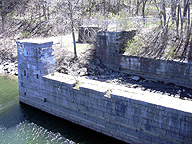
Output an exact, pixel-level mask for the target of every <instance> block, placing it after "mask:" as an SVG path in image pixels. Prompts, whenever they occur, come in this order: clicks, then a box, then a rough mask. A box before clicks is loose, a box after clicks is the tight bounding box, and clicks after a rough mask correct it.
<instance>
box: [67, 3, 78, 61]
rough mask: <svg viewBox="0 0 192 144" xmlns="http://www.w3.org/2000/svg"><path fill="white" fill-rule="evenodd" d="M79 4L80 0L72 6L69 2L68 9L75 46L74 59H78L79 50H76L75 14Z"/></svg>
mask: <svg viewBox="0 0 192 144" xmlns="http://www.w3.org/2000/svg"><path fill="white" fill-rule="evenodd" d="M78 3H79V0H77V1H76V2H75V3H73V4H72V1H70V0H68V9H69V15H70V20H71V30H72V37H73V46H74V59H77V49H76V41H75V30H74V19H73V13H74V9H75V8H76V6H77V4H78Z"/></svg>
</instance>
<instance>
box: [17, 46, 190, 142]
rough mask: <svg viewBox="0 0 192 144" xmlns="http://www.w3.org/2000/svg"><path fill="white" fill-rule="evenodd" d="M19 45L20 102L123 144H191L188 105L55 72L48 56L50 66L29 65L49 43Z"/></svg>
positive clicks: (175, 100) (160, 96)
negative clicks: (115, 139)
mask: <svg viewBox="0 0 192 144" xmlns="http://www.w3.org/2000/svg"><path fill="white" fill-rule="evenodd" d="M20 45H21V43H18V51H19V54H18V69H19V73H18V75H19V98H20V101H21V102H24V103H26V104H29V105H31V106H33V107H36V108H38V109H41V110H43V111H46V112H48V113H50V114H53V115H55V116H58V117H61V118H64V119H67V120H69V121H72V122H74V123H76V124H80V125H82V126H85V127H87V128H90V129H93V130H95V131H98V132H102V133H104V134H107V135H109V136H112V137H114V138H117V139H120V140H122V141H125V142H127V143H143V142H144V143H153V142H154V143H156V142H158V143H177V144H180V143H186V144H190V143H191V139H192V135H191V132H192V121H191V120H192V101H184V100H181V99H176V98H173V97H168V96H166V97H165V95H161V94H157V93H152V92H149V91H139V90H137V89H133V88H128V87H124V86H119V85H114V84H110V83H106V82H99V81H95V80H89V79H85V78H83V77H82V78H81V77H80V78H78V79H77V78H76V77H74V76H70V75H65V74H61V73H56V72H54V71H53V67H54V63H53V61H52V58H53V57H51V58H49V59H45V60H44V61H45V62H47V63H48V64H50V67H47V65H45V66H44V65H42V63H41V62H42V61H35V62H34V61H31V60H32V56H33V57H38V58H41V55H45V53H46V51H44V52H45V53H44V52H42V53H41V54H40V55H39V53H36V51H37V50H38V48H39V47H43V48H51V46H52V45H51V44H50V43H49V44H45V45H44V44H40V45H38V44H26V45H24V51H25V52H24V53H22V52H20V51H21V46H20ZM26 47H27V49H25V48H26ZM29 47H30V49H28V48H29ZM22 48H23V47H22ZM28 50H30V51H29V52H30V53H28ZM26 57H27V58H28V59H27V60H26ZM42 66H43V67H42ZM115 76H116V74H114V75H112V76H111V77H115ZM104 77H106V75H104ZM109 77H110V75H109ZM114 80H115V81H117V79H114Z"/></svg>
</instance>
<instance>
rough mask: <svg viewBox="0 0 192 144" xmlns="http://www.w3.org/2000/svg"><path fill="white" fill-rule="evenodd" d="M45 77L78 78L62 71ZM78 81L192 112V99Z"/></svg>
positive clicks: (94, 87)
mask: <svg viewBox="0 0 192 144" xmlns="http://www.w3.org/2000/svg"><path fill="white" fill-rule="evenodd" d="M44 78H48V79H52V80H56V81H60V82H64V83H68V84H75V83H76V80H75V77H73V76H70V75H66V74H62V73H58V72H55V73H52V74H49V75H46V76H44ZM78 81H79V82H80V83H81V84H80V89H81V88H88V89H92V90H95V91H98V92H102V93H104V94H105V93H106V92H107V91H108V90H111V91H112V92H111V97H110V98H115V97H116V96H119V97H121V98H122V100H123V99H124V98H129V99H133V100H136V101H142V102H146V103H151V104H154V105H157V106H162V107H165V108H171V109H176V110H179V111H183V112H188V113H192V101H188V100H182V99H179V98H175V97H171V96H168V95H161V94H158V93H152V92H149V91H142V90H138V89H134V88H127V87H125V86H120V85H115V84H110V83H106V82H100V81H96V80H90V79H86V78H84V77H79V78H78Z"/></svg>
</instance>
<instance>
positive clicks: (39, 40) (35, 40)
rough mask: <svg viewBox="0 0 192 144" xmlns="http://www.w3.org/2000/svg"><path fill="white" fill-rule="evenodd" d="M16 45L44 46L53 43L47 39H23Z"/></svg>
mask: <svg viewBox="0 0 192 144" xmlns="http://www.w3.org/2000/svg"><path fill="white" fill-rule="evenodd" d="M17 43H33V44H45V43H53V41H50V40H47V39H23V40H17Z"/></svg>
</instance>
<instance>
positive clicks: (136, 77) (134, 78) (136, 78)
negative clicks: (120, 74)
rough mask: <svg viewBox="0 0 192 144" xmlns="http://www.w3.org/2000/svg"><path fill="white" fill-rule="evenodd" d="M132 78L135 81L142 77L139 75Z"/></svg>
mask: <svg viewBox="0 0 192 144" xmlns="http://www.w3.org/2000/svg"><path fill="white" fill-rule="evenodd" d="M131 79H132V80H134V81H139V80H140V79H141V78H140V77H138V76H132V77H131Z"/></svg>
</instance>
